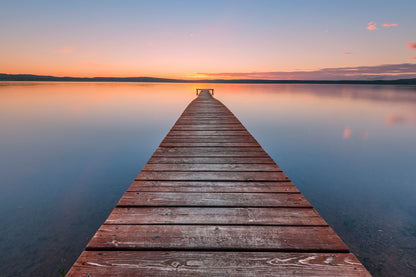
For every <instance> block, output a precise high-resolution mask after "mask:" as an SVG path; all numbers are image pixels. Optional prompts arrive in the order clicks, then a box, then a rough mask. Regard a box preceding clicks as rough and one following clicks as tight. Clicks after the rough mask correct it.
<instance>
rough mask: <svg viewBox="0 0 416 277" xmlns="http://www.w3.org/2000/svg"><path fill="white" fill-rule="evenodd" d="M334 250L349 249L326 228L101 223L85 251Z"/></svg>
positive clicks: (345, 250) (346, 250)
mask: <svg viewBox="0 0 416 277" xmlns="http://www.w3.org/2000/svg"><path fill="white" fill-rule="evenodd" d="M103 249H108V250H110V249H118V250H121V249H126V250H130V249H141V250H146V249H148V250H156V249H160V250H163V249H170V250H223V251H226V250H232V251H242V250H248V251H249V250H257V251H304V252H314V251H325V252H328V251H334V252H348V248H347V247H346V246H345V244H344V243H343V242H342V241H341V239H340V238H339V237H338V236H337V235H336V234H335V232H334V231H333V230H332V229H331V228H329V227H309V226H296V227H293V226H225V225H211V226H209V225H208V226H205V225H102V226H101V228H100V229H99V230H98V231H97V233H96V234H95V235H94V237H93V238H92V239H91V241H90V242H89V243H88V245H87V250H103Z"/></svg>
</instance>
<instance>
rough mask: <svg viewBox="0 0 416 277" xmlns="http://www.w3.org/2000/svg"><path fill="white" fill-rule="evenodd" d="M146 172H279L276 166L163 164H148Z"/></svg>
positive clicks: (144, 168) (145, 168) (145, 167)
mask: <svg viewBox="0 0 416 277" xmlns="http://www.w3.org/2000/svg"><path fill="white" fill-rule="evenodd" d="M142 170H144V171H279V172H281V171H282V170H281V169H280V168H279V167H278V166H277V165H275V164H195V163H194V164H163V163H158V164H154V163H147V164H146V165H145V166H144V167H143V169H142Z"/></svg>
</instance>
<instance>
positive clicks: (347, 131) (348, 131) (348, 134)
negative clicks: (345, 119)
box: [343, 128, 351, 139]
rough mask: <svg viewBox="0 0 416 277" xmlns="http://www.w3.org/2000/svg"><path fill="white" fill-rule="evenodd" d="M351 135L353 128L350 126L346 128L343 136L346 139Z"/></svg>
mask: <svg viewBox="0 0 416 277" xmlns="http://www.w3.org/2000/svg"><path fill="white" fill-rule="evenodd" d="M350 137H351V129H350V128H345V129H344V135H343V138H344V139H349V138H350Z"/></svg>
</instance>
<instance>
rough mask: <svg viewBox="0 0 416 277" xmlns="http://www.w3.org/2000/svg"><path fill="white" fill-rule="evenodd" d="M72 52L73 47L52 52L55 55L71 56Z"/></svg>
mask: <svg viewBox="0 0 416 277" xmlns="http://www.w3.org/2000/svg"><path fill="white" fill-rule="evenodd" d="M73 51H74V47H62V48H58V49H54V50H52V53H55V54H71V53H72V52H73Z"/></svg>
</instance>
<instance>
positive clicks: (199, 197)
mask: <svg viewBox="0 0 416 277" xmlns="http://www.w3.org/2000/svg"><path fill="white" fill-rule="evenodd" d="M117 206H118V207H126V206H128V207H130V206H143V207H144V206H147V207H160V206H164V207H187V206H189V207H192V206H194V207H201V206H204V207H242V208H244V207H275V208H291V207H293V208H311V207H312V206H311V204H309V202H308V200H306V198H305V197H304V196H303V195H302V194H300V193H238V192H229V193H207V192H206V193H201V192H193V193H189V192H185V193H184V192H131V191H127V192H126V193H125V194H124V195H123V197H122V198H121V199H120V201H119V202H118V204H117Z"/></svg>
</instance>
